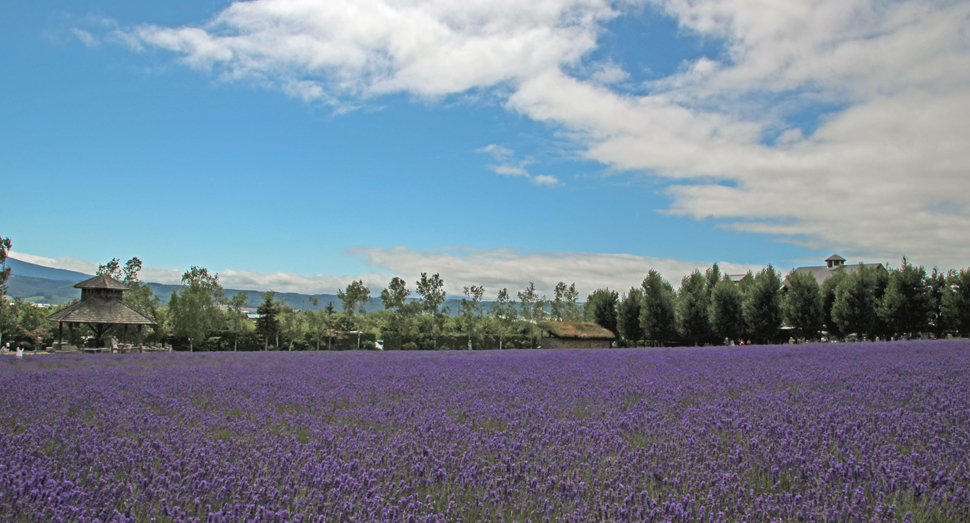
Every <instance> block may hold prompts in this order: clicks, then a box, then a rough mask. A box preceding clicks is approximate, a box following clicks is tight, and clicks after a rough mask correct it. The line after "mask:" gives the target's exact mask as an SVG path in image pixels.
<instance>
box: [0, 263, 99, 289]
mask: <svg viewBox="0 0 970 523" xmlns="http://www.w3.org/2000/svg"><path fill="white" fill-rule="evenodd" d="M7 267H10V274H13V275H15V276H27V277H30V278H44V279H46V280H57V281H69V282H73V283H77V282H79V281H84V280H86V279H88V278H90V277H92V276H94V275H93V274H84V273H83V272H76V271H68V270H65V269H52V268H50V267H44V266H42V265H35V264H33V263H28V262H25V261H21V260H18V259H16V258H7ZM73 283H72V285H73Z"/></svg>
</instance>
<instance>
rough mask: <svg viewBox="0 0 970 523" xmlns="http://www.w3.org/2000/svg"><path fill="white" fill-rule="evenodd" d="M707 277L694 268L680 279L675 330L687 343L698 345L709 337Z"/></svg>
mask: <svg viewBox="0 0 970 523" xmlns="http://www.w3.org/2000/svg"><path fill="white" fill-rule="evenodd" d="M709 303H710V301H709V298H708V294H707V279H706V278H705V277H704V275H703V274H701V273H700V271H697V270H695V271H694V272H692V273H690V274H689V275H687V276H684V278H683V279H681V280H680V290H678V291H677V313H676V318H677V331H678V332H679V333H680V336H681V337H682V338H684V340H685V341H686V342H687V343H690V344H693V345H700V344H701V343H702V342H704V341H706V340H707V339H708V338H709V337H710V324H709V322H708V319H707V308H708V304H709Z"/></svg>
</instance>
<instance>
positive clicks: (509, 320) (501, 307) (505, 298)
mask: <svg viewBox="0 0 970 523" xmlns="http://www.w3.org/2000/svg"><path fill="white" fill-rule="evenodd" d="M518 315H519V314H518V311H517V310H516V308H515V302H514V301H512V300H510V299H509V291H508V289H502V290H500V291H498V296H496V298H495V301H493V302H492V306H491V309H490V310H489V316H491V318H492V319H494V320H495V321H496V322H497V325H496V329H495V330H497V331H498V335H499V348H500V349H502V348H504V347H503V345H504V343H505V338H506V336H508V335H509V334H510V331H511V329H512V325H513V324H514V323H515V320H516V319H517V318H518Z"/></svg>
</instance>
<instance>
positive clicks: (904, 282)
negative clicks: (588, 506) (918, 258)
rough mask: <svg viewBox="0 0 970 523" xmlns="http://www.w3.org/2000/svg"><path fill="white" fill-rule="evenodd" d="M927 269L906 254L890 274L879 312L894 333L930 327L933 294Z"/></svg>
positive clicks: (913, 333) (916, 331) (908, 332)
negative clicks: (912, 262)
mask: <svg viewBox="0 0 970 523" xmlns="http://www.w3.org/2000/svg"><path fill="white" fill-rule="evenodd" d="M928 290H929V289H928V288H927V281H926V269H924V268H923V267H914V266H913V265H912V264H910V263H909V261H907V260H906V258H905V257H903V265H902V266H901V267H900V268H899V269H894V270H892V271H891V272H890V273H889V281H888V284H887V285H886V292H885V294H883V297H882V302H881V303H880V307H879V314H880V315H881V316H882V318H883V320H884V321H885V322H886V324H887V325H888V328H889V331H890V332H891V333H892V334H904V333H905V334H909V335H910V336H912V335H916V334H919V333H920V332H923V331H924V330H926V328H927V327H928V326H929V319H930V307H931V297H930V294H929V292H928Z"/></svg>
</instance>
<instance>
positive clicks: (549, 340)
mask: <svg viewBox="0 0 970 523" xmlns="http://www.w3.org/2000/svg"><path fill="white" fill-rule="evenodd" d="M539 327H540V328H542V331H543V336H542V348H543V349H604V348H605V349H608V348H610V347H611V346H612V345H613V340H614V339H616V336H615V335H614V334H613V333H612V332H610V331H609V329H604V328H603V327H600V326H599V325H597V324H595V323H592V322H588V321H549V322H543V323H540V324H539Z"/></svg>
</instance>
